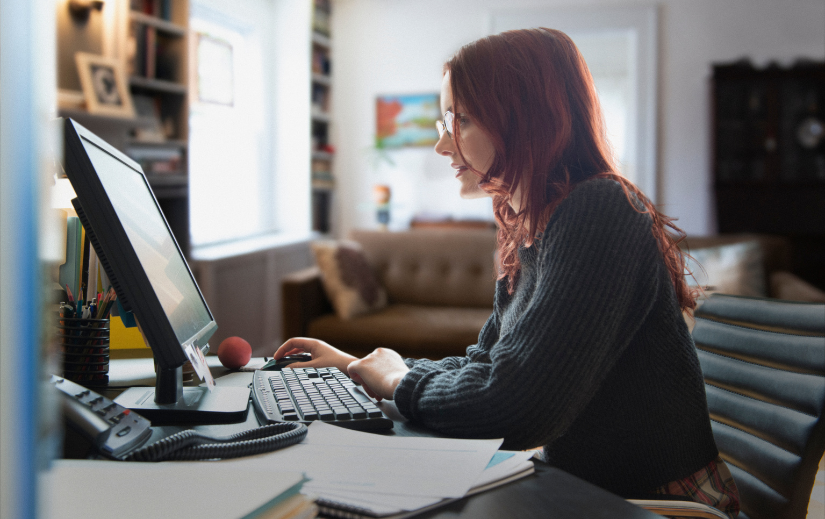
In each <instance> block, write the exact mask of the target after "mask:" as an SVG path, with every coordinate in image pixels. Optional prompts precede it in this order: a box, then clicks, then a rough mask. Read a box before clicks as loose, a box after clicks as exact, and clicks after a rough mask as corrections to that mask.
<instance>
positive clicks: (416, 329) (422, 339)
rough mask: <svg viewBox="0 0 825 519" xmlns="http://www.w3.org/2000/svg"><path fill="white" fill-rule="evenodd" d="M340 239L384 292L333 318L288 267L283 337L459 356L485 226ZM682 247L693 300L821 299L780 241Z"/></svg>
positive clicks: (310, 284)
mask: <svg viewBox="0 0 825 519" xmlns="http://www.w3.org/2000/svg"><path fill="white" fill-rule="evenodd" d="M349 239H350V240H352V241H353V242H356V243H357V244H359V246H360V247H361V249H362V250H363V254H364V256H365V257H366V260H367V262H368V264H369V265H370V267H371V268H372V270H373V271H374V273H375V275H376V277H377V280H378V283H379V284H380V285H382V286H383V287H384V289H385V290H386V299H387V304H386V306H384V307H383V308H381V309H379V310H376V311H372V312H368V313H365V314H363V315H358V316H355V317H352V318H342V317H340V316H339V315H337V314H336V312H335V311H334V310H333V306H332V304H331V303H330V300H329V298H328V297H327V294H326V291H325V286H324V284H323V283H322V276H321V271H320V270H319V268H318V267H317V266H315V267H311V268H308V269H304V270H301V271H298V272H294V273H292V274H290V275H287V276H286V277H285V278H284V280H283V284H282V296H283V323H284V332H285V338H289V337H314V338H317V339H321V340H323V341H326V342H328V343H330V344H332V345H334V346H336V347H338V348H340V349H342V350H344V351H347V352H349V353H351V354H353V355H356V356H359V357H360V356H363V355H366V354H367V353H369V352H371V351H372V350H374V349H375V348H377V347H388V348H392V349H394V350H396V351H398V352H399V353H400V354H401V355H403V356H406V357H417V358H420V357H425V358H430V359H439V358H443V357H445V356H450V355H462V354H464V351H465V349H466V347H467V346H468V345H471V344H474V343H476V342H477V338H478V333H479V331H480V330H481V327H482V326H483V325H484V322H485V321H486V319H487V318H488V317H489V315H490V313H491V312H492V308H493V307H492V305H493V297H494V292H495V281H494V273H493V269H494V261H493V256H494V250H495V243H496V236H495V231H494V230H492V229H450V228H444V229H435V230H434V229H416V230H412V231H406V232H387V231H364V230H359V231H354V232H352V233H351V234H350V236H349ZM682 247H683V249H684V250H686V251H688V252H689V254H691V256H692V257H693V258H694V260H692V261H691V263H690V265H689V268H690V269H691V270H692V271H693V272H694V277H695V280H694V279H693V278H689V282H690V283H691V284H698V285H701V286H703V287H704V293H703V294H702V296H701V298H700V304H701V302H702V300H704V299H705V298H706V297H707V296H708V295H710V294H711V293H713V292H722V293H729V294H736V295H749V296H762V297H765V296H768V297H776V298H781V299H795V300H803V301H825V293H823V292H822V291H821V290H818V289H817V288H815V287H813V286H811V285H809V284H808V283H806V282H805V281H803V280H801V279H799V278H797V277H796V276H794V275H793V274H791V273H790V272H789V270H790V266H791V251H790V246H789V243H788V241H787V240H786V239H784V238H781V237H777V236H767V235H752V234H738V235H730V236H714V237H688V238H687V240H685V241H684V242H683V243H682ZM697 262H698V263H697ZM700 265H701V266H700ZM689 317H690V316H686V319H689ZM689 324H691V323H690V319H689Z"/></svg>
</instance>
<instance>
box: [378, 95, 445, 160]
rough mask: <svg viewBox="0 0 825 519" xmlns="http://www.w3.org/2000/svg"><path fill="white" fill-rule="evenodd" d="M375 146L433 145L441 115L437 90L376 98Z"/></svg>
mask: <svg viewBox="0 0 825 519" xmlns="http://www.w3.org/2000/svg"><path fill="white" fill-rule="evenodd" d="M375 104H376V106H375V114H376V128H375V146H376V148H379V149H387V148H403V147H408V146H434V145H435V143H436V142H438V130H436V129H435V122H436V121H437V120H439V119H440V118H441V113H440V111H441V108H440V105H439V99H438V94H437V93H432V94H412V95H387V96H378V97H377V98H376V103H375Z"/></svg>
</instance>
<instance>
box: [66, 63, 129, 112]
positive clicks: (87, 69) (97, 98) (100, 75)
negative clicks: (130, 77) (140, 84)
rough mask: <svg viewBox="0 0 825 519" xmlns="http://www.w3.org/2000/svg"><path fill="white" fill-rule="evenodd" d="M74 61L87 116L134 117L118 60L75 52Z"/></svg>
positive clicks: (121, 66) (123, 74)
mask: <svg viewBox="0 0 825 519" xmlns="http://www.w3.org/2000/svg"><path fill="white" fill-rule="evenodd" d="M75 62H76V63H77V73H78V75H79V76H80V84H81V86H82V87H83V96H84V97H85V99H86V109H87V110H88V111H89V113H92V114H98V115H108V116H113V117H125V118H133V117H134V116H135V109H134V107H133V105H132V96H131V94H130V93H129V84H128V83H127V81H126V74H125V72H124V69H123V64H122V63H121V62H120V61H118V60H116V59H114V58H109V57H106V56H99V55H96V54H88V53H85V52H78V53H76V54H75Z"/></svg>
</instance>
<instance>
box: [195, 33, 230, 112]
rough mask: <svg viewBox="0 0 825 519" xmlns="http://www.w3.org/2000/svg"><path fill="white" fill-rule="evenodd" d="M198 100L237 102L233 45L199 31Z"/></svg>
mask: <svg viewBox="0 0 825 519" xmlns="http://www.w3.org/2000/svg"><path fill="white" fill-rule="evenodd" d="M197 59H198V101H200V102H202V103H215V104H219V105H226V106H233V105H234V103H235V92H234V80H233V70H234V68H233V65H232V45H231V44H230V43H229V42H227V41H224V40H221V39H219V38H214V37H212V36H210V35H208V34H204V33H198V50H197Z"/></svg>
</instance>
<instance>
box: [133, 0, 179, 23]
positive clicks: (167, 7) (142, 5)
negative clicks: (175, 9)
mask: <svg viewBox="0 0 825 519" xmlns="http://www.w3.org/2000/svg"><path fill="white" fill-rule="evenodd" d="M129 9H130V10H132V11H136V12H138V13H143V14H148V15H149V16H157V17H158V18H162V19H164V20H171V18H172V0H130V1H129Z"/></svg>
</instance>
